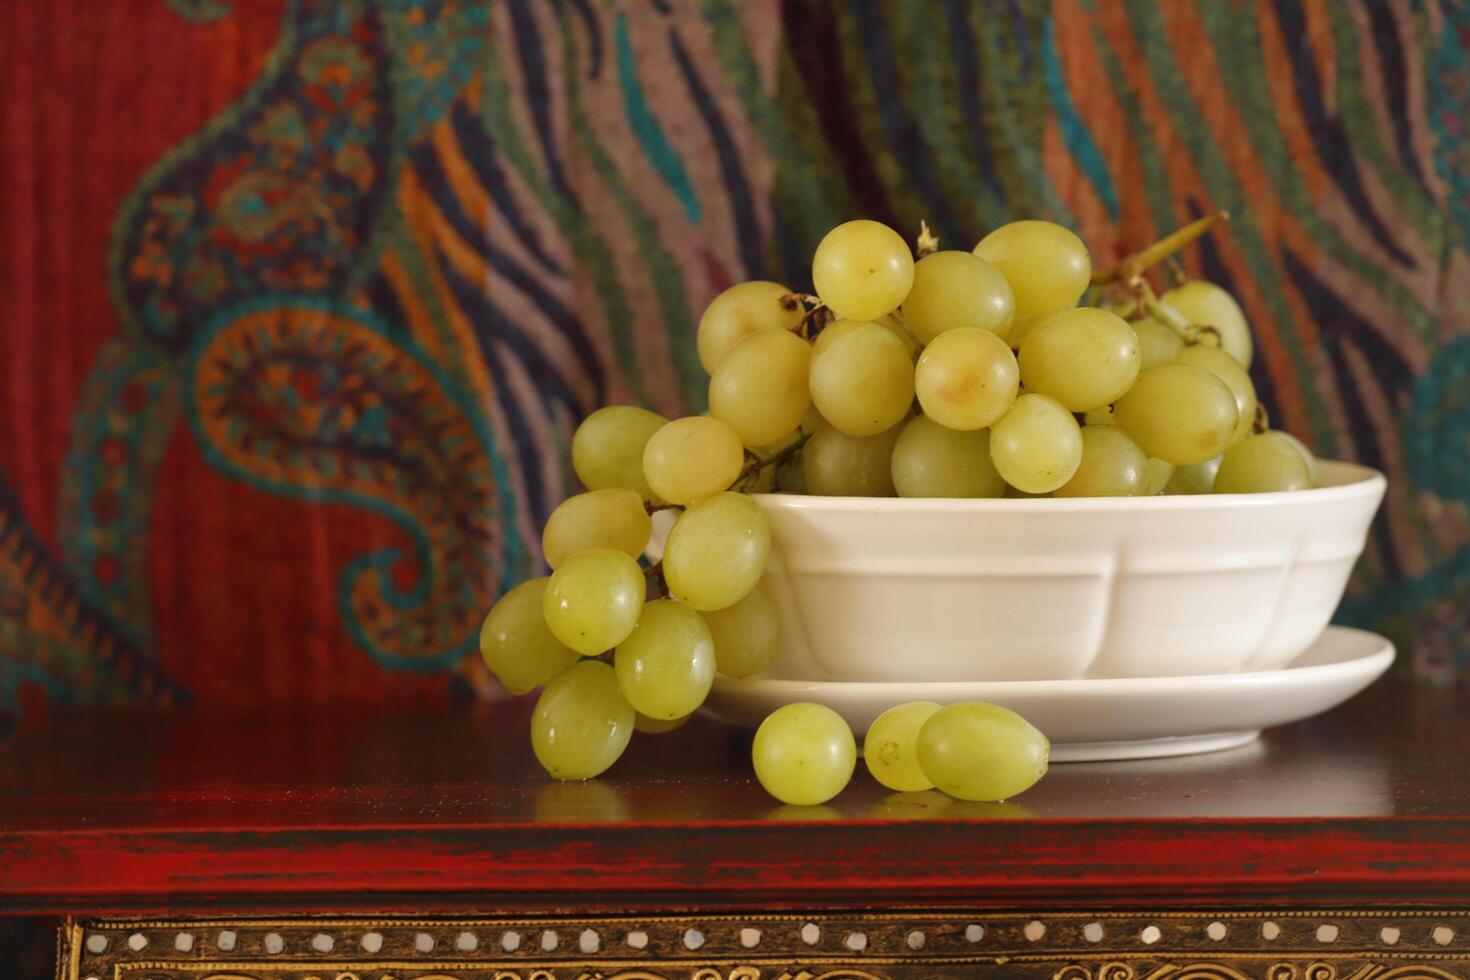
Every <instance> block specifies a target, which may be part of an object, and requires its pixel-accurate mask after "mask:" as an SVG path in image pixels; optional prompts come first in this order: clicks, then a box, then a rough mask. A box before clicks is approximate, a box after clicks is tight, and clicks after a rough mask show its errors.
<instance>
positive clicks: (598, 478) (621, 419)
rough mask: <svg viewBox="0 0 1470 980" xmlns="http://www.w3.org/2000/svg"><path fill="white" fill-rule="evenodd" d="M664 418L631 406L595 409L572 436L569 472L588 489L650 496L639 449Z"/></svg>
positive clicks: (661, 423)
mask: <svg viewBox="0 0 1470 980" xmlns="http://www.w3.org/2000/svg"><path fill="white" fill-rule="evenodd" d="M668 421H669V420H668V419H666V418H664V417H663V416H662V415H659V414H658V413H656V412H650V411H648V410H647V409H643V408H635V407H634V406H632V405H609V406H607V407H606V408H599V409H598V410H597V411H595V412H593V413H592V414H591V415H589V416H587V417H586V418H585V419H583V420H582V424H581V425H579V426H577V431H576V433H575V434H574V435H573V436H572V469H573V470H575V471H576V473H577V479H579V480H581V481H582V485H583V486H584V487H586V488H587V489H588V490H610V489H614V488H622V489H624V490H636V491H637V492H638V493H641V494H643V495H644V496H645V497H647V496H651V491H650V490H649V488H648V481H647V480H646V479H644V477H643V448H644V447H645V446H647V445H648V440H649V439H650V438H651V437H652V436H653V434H654V433H655V432H657V431H658V430H659V429H661V428H663V427H664V426H665V425H666V424H667V423H668Z"/></svg>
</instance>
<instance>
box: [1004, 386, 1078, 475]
mask: <svg viewBox="0 0 1470 980" xmlns="http://www.w3.org/2000/svg"><path fill="white" fill-rule="evenodd" d="M990 459H991V461H992V462H994V463H995V468H996V469H997V470H999V471H1000V475H1001V476H1002V477H1003V478H1004V479H1005V481H1006V482H1007V483H1009V484H1010V485H1011V486H1013V487H1015V488H1016V489H1017V490H1024V491H1025V492H1026V493H1051V492H1052V491H1053V490H1055V489H1057V488H1058V487H1060V486H1062V485H1063V484H1065V483H1066V482H1067V481H1068V480H1070V479H1071V478H1072V474H1073V473H1076V472H1077V467H1078V466H1079V465H1081V463H1082V429H1081V428H1080V427H1079V426H1078V425H1077V420H1076V419H1075V418H1073V417H1072V413H1071V412H1069V411H1067V410H1066V409H1065V408H1064V407H1062V403H1061V402H1059V401H1057V400H1056V399H1054V398H1048V397H1047V396H1045V395H1033V394H1025V395H1022V396H1020V397H1019V398H1017V399H1016V403H1015V404H1014V405H1012V406H1011V410H1010V411H1009V412H1007V413H1006V414H1005V416H1004V417H1003V418H1001V420H1000V421H998V422H996V423H995V425H993V426H991V429H990Z"/></svg>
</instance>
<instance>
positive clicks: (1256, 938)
mask: <svg viewBox="0 0 1470 980" xmlns="http://www.w3.org/2000/svg"><path fill="white" fill-rule="evenodd" d="M1467 971H1470V911H1449V910H1443V911H1441V910H1432V909H1405V910H1342V911H1338V910H1331V911H1313V912H1300V911H1284V910H1265V911H1194V912H1178V911H1170V912H1098V913H1086V912H1056V913H1044V914H1043V913H1006V912H996V911H993V910H992V911H983V912H982V911H968V910H960V911H954V910H944V911H936V910H932V909H926V910H918V911H913V912H907V913H904V912H885V913H872V914H865V913H857V912H843V913H835V912H834V913H814V914H810V915H797V914H778V915H763V914H750V915H731V914H728V913H721V914H714V915H701V914H699V913H696V912H686V913H680V914H672V915H654V916H628V917H605V916H598V917H576V916H571V917H556V916H552V917H527V918H515V917H491V918H478V917H476V918H471V917H452V916H437V917H427V918H410V917H403V918H398V917H363V918H342V917H333V918H314V917H306V916H303V917H295V918H272V919H266V918H208V919H206V918H199V919H191V918H178V919H84V920H69V921H68V922H67V923H66V924H64V925H63V926H62V929H61V933H60V936H59V939H58V963H57V977H58V980H919V978H923V980H939V978H957V977H986V978H990V977H997V978H998V977H1005V978H1015V980H1032V978H1037V980H1041V978H1045V980H1470V972H1467Z"/></svg>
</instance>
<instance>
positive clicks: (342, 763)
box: [0, 684, 1470, 913]
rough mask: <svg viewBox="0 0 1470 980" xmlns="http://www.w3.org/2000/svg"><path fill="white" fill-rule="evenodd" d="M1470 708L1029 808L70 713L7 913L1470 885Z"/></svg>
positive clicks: (697, 745) (1166, 772) (1067, 773)
mask: <svg viewBox="0 0 1470 980" xmlns="http://www.w3.org/2000/svg"><path fill="white" fill-rule="evenodd" d="M1467 708H1470V696H1467V695H1466V694H1463V693H1462V694H1456V693H1452V692H1436V691H1430V690H1424V689H1413V688H1408V687H1396V686H1391V685H1382V684H1380V685H1378V686H1376V687H1375V688H1373V689H1371V690H1370V691H1369V692H1367V693H1366V694H1364V695H1362V696H1360V697H1359V698H1357V699H1356V700H1354V701H1353V702H1351V703H1350V704H1348V705H1346V706H1344V707H1342V708H1340V709H1338V710H1337V711H1335V712H1332V713H1331V714H1329V715H1326V716H1324V717H1322V718H1318V719H1316V720H1314V721H1311V722H1307V723H1303V724H1299V725H1295V726H1291V727H1287V728H1282V729H1277V730H1275V731H1272V732H1269V733H1267V735H1266V736H1265V738H1264V739H1263V740H1262V741H1261V742H1259V743H1257V744H1255V745H1252V746H1248V747H1245V748H1241V749H1235V750H1231V751H1228V752H1222V753H1216V754H1213V755H1206V756H1196V757H1190V758H1181V759H1172V760H1156V761H1148V762H1130V763H1088V764H1073V765H1059V766H1055V767H1054V768H1053V770H1052V772H1051V774H1050V775H1049V776H1048V777H1047V778H1046V779H1045V780H1044V781H1043V782H1042V783H1041V784H1040V785H1039V786H1037V787H1036V788H1035V789H1033V790H1032V791H1030V792H1028V793H1026V794H1025V795H1024V796H1022V797H1021V798H1019V799H1017V800H1016V801H1014V802H1011V803H1007V804H988V805H979V804H967V803H960V802H956V801H949V800H947V799H945V798H943V797H940V796H938V795H937V794H932V793H931V794H922V795H917V796H914V795H910V796H896V795H894V794H890V793H888V792H887V791H885V790H884V789H883V788H882V787H880V786H878V785H877V784H876V783H875V782H873V781H872V779H871V778H869V777H868V776H867V775H866V774H865V773H863V772H861V769H860V771H859V774H858V776H857V777H856V778H855V779H854V782H853V784H852V785H851V786H850V787H849V788H848V790H847V791H846V792H845V793H843V794H842V795H841V796H840V797H839V798H838V799H837V800H835V801H833V803H831V804H830V805H829V806H826V807H817V808H782V807H780V806H778V805H776V804H775V803H774V802H773V801H772V800H771V799H770V798H769V797H767V796H766V795H765V794H764V793H763V792H762V791H761V789H760V787H759V786H758V785H757V783H756V782H755V779H754V777H753V776H752V775H751V772H750V767H749V736H748V735H746V734H743V733H740V732H737V731H733V730H730V729H726V728H723V727H721V726H719V725H717V724H714V723H712V722H707V721H696V722H694V723H691V724H690V725H689V726H687V727H686V728H684V729H683V730H681V731H679V732H678V733H675V734H673V735H667V736H661V737H651V736H639V737H638V738H637V739H636V740H635V743H634V746H633V747H632V748H631V749H630V750H629V752H628V754H627V755H626V756H625V757H624V759H623V760H622V761H620V762H619V763H618V765H617V766H616V767H615V768H614V769H613V771H612V772H611V773H610V774H608V775H607V776H605V777H604V778H603V779H601V780H597V781H594V782H591V783H585V784H557V783H552V782H550V781H548V780H547V779H546V778H545V777H544V776H543V775H542V773H541V772H540V770H539V769H538V768H537V766H536V764H535V762H534V760H533V759H532V758H531V756H530V749H529V742H528V739H527V736H526V733H525V729H526V715H527V712H528V706H527V705H526V704H524V703H516V704H499V705H475V706H470V705H465V706H463V707H459V708H454V709H449V710H444V711H440V712H434V713H430V712H426V711H424V710H423V709H412V708H402V709H396V710H384V709H381V708H375V709H360V710H353V711H347V710H332V711H321V710H308V709H299V710H295V711H293V712H290V713H255V714H235V715H220V714H216V713H209V712H204V711H197V710H181V711H177V712H173V713H90V714H77V715H64V714H60V715H55V716H53V717H52V718H50V719H49V720H48V721H47V723H46V724H45V725H44V726H43V727H42V728H40V729H38V730H35V731H31V732H27V733H24V734H22V735H20V736H18V737H16V738H15V739H12V740H11V741H10V742H9V743H8V744H6V745H4V746H3V748H0V911H10V912H37V913H53V912H60V911H65V910H72V909H81V910H85V911H87V912H90V913H103V912H109V911H125V910H127V911H145V910H169V909H178V908H190V909H200V908H211V909H220V910H236V911H249V910H252V909H271V910H288V909H312V910H323V909H335V910H341V911H372V910H376V909H390V908H394V907H403V906H405V905H408V904H411V905H413V907H416V908H465V907H474V908H478V909H484V910H490V909H494V908H500V907H509V906H510V905H512V904H514V906H515V907H516V908H520V909H525V908H527V907H532V906H536V907H544V908H547V909H555V908H569V907H576V908H584V909H599V908H614V907H615V908H638V907H650V908H651V907H664V908H667V907H669V906H670V905H671V904H672V905H678V904H679V903H681V902H689V901H695V900H697V901H698V902H699V903H701V904H702V905H705V906H712V905H721V904H724V905H739V904H751V903H757V902H758V903H761V904H763V905H765V906H773V905H775V906H779V905H782V904H786V903H797V902H802V901H821V902H824V903H826V904H828V905H854V906H874V905H896V904H908V905H914V904H922V903H926V902H944V901H960V900H963V901H966V902H970V903H978V904H984V903H987V902H997V903H999V902H1007V903H1010V904H1011V905H1015V904H1016V903H1018V902H1022V903H1024V902H1031V901H1035V902H1050V903H1052V904H1053V905H1055V903H1056V902H1057V901H1058V900H1059V899H1060V900H1068V899H1072V898H1076V899H1078V900H1081V899H1082V897H1084V896H1085V897H1086V899H1087V900H1088V901H1109V900H1112V899H1111V898H1110V896H1111V897H1113V898H1116V899H1117V900H1118V901H1123V900H1125V899H1135V900H1137V899H1142V898H1145V897H1147V898H1149V899H1150V900H1153V901H1158V900H1161V899H1162V900H1165V901H1168V900H1174V899H1177V900H1179V901H1188V900H1191V899H1198V898H1203V897H1208V898H1210V899H1211V900H1218V901H1226V902H1229V901H1239V902H1248V901H1255V900H1259V899H1261V898H1266V897H1276V898H1281V897H1288V898H1290V899H1291V900H1292V901H1295V902H1303V903H1332V902H1337V901H1375V900H1383V901H1390V900H1392V901H1404V900H1406V899H1407V900H1413V901H1439V900H1444V899H1447V898H1448V899H1455V898H1460V899H1463V898H1465V897H1470V776H1467V759H1466V755H1467V753H1470V711H1467Z"/></svg>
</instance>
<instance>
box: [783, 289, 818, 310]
mask: <svg viewBox="0 0 1470 980" xmlns="http://www.w3.org/2000/svg"><path fill="white" fill-rule="evenodd" d="M781 305H782V306H784V307H785V308H786V309H788V310H794V309H796V308H797V307H798V306H821V305H822V298H821V297H820V296H813V295H812V294H811V293H787V294H786V295H785V296H782V297H781Z"/></svg>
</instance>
